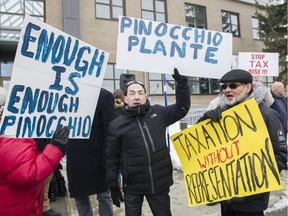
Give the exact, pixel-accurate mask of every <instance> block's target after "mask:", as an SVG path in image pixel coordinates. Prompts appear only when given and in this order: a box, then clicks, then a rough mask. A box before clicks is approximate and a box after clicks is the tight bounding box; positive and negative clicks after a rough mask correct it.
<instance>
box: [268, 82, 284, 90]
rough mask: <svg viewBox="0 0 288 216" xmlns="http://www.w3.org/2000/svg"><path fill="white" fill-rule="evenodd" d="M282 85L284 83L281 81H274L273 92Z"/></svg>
mask: <svg viewBox="0 0 288 216" xmlns="http://www.w3.org/2000/svg"><path fill="white" fill-rule="evenodd" d="M282 85H283V83H281V82H274V83H273V84H272V87H271V90H272V92H274V91H276V89H277V88H279V87H281V86H282Z"/></svg>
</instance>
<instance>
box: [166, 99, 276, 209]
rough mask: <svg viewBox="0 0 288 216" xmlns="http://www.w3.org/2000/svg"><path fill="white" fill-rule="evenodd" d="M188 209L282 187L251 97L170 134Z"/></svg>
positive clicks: (257, 110) (263, 128)
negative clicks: (219, 114) (215, 119)
mask: <svg viewBox="0 0 288 216" xmlns="http://www.w3.org/2000/svg"><path fill="white" fill-rule="evenodd" d="M171 140H172V142H173V144H174V147H175V149H176V152H177V154H178V156H179V159H180V161H181V164H182V168H183V173H184V181H185V185H186V192H187V198H188V204H189V206H190V207H191V206H197V205H202V204H207V203H213V202H219V201H223V200H227V199H230V198H232V197H243V196H249V195H252V194H258V193H263V192H267V191H272V190H278V189H281V188H282V183H281V179H280V177H279V172H278V168H277V164H276V160H275V156H274V152H273V148H272V144H271V140H270V137H269V134H268V131H267V128H266V125H265V122H264V120H263V117H262V115H261V112H260V110H259V107H258V105H257V103H256V101H255V99H250V100H248V101H246V102H244V103H241V104H239V105H237V106H235V107H233V108H230V109H229V110H227V111H224V112H223V113H222V118H221V119H220V121H219V122H213V121H212V120H210V119H209V120H208V119H207V120H205V121H203V122H200V123H198V124H196V125H194V126H192V127H190V128H188V129H185V130H183V131H181V132H179V133H176V134H174V135H173V136H171Z"/></svg>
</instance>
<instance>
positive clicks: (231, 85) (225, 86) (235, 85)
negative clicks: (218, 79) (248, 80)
mask: <svg viewBox="0 0 288 216" xmlns="http://www.w3.org/2000/svg"><path fill="white" fill-rule="evenodd" d="M241 85H243V83H240V84H236V83H230V84H228V85H226V84H223V85H221V89H222V90H225V89H227V88H228V87H229V88H230V89H236V88H238V87H239V86H241Z"/></svg>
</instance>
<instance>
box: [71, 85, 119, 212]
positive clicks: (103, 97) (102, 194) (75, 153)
mask: <svg viewBox="0 0 288 216" xmlns="http://www.w3.org/2000/svg"><path fill="white" fill-rule="evenodd" d="M91 100H93V98H91ZM115 115H116V113H115V109H114V100H113V95H112V93H111V92H109V91H107V90H105V89H103V88H102V89H101V91H100V94H99V99H98V103H97V107H96V111H95V114H94V119H93V124H92V128H91V134H90V138H89V139H70V140H69V147H68V148H67V176H68V186H69V192H70V196H71V197H73V198H75V202H76V207H77V210H78V213H79V216H84V215H85V216H90V215H93V213H92V207H91V203H90V200H89V196H90V195H93V194H97V200H98V203H99V215H100V216H111V215H113V204H112V199H111V196H110V190H109V187H108V185H107V182H106V173H105V172H106V171H105V148H106V142H107V131H108V125H109V123H110V122H111V121H112V120H113V119H114V118H115Z"/></svg>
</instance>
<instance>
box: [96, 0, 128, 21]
mask: <svg viewBox="0 0 288 216" xmlns="http://www.w3.org/2000/svg"><path fill="white" fill-rule="evenodd" d="M95 3H96V17H97V18H102V19H112V20H118V17H119V16H120V15H122V16H123V15H124V1H123V0H96V1H95Z"/></svg>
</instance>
